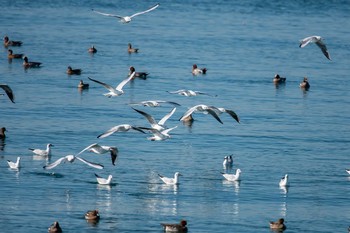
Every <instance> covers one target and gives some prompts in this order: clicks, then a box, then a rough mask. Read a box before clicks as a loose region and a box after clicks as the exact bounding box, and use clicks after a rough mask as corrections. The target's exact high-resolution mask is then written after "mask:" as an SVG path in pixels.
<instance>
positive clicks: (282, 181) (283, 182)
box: [279, 174, 289, 187]
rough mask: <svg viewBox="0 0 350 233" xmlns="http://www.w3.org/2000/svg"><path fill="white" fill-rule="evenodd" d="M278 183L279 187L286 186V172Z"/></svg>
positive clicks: (287, 184)
mask: <svg viewBox="0 0 350 233" xmlns="http://www.w3.org/2000/svg"><path fill="white" fill-rule="evenodd" d="M279 185H280V187H288V186H289V183H288V174H285V175H284V177H282V178H281V180H280V182H279Z"/></svg>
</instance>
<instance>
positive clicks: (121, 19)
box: [92, 3, 159, 23]
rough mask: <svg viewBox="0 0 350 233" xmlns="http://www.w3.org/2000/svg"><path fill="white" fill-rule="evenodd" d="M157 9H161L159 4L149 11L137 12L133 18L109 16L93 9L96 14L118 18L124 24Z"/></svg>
mask: <svg viewBox="0 0 350 233" xmlns="http://www.w3.org/2000/svg"><path fill="white" fill-rule="evenodd" d="M157 7H159V3H157V4H156V5H154V6H152V7H151V8H149V9H148V10H145V11H141V12H137V13H135V14H133V15H131V16H120V15H114V14H108V13H103V12H100V11H96V10H94V9H92V11H93V12H95V13H98V14H101V15H105V16H110V17H115V18H118V19H120V22H122V23H130V21H131V19H132V18H133V17H135V16H138V15H142V14H145V13H147V12H150V11H153V10H154V9H156V8H157Z"/></svg>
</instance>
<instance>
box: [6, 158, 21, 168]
mask: <svg viewBox="0 0 350 233" xmlns="http://www.w3.org/2000/svg"><path fill="white" fill-rule="evenodd" d="M20 161H21V157H17V161H16V162H12V161H10V160H7V164H8V165H9V167H10V168H11V169H18V168H20V167H21V165H20Z"/></svg>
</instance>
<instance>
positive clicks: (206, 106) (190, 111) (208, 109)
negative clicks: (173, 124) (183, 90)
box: [180, 104, 223, 124]
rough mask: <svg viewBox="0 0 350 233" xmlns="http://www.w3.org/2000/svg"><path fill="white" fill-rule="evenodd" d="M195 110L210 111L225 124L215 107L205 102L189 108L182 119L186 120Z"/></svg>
mask: <svg viewBox="0 0 350 233" xmlns="http://www.w3.org/2000/svg"><path fill="white" fill-rule="evenodd" d="M215 110H217V109H215ZM195 112H202V113H209V114H210V115H212V116H213V117H214V118H215V119H216V120H217V121H218V122H220V123H221V124H223V123H222V121H221V120H220V118H219V116H218V115H217V113H216V112H215V111H214V110H213V107H212V106H208V105H204V104H199V105H195V106H193V107H191V108H190V109H189V110H187V112H185V113H184V114H183V116H182V117H181V118H180V121H183V120H185V119H186V118H187V117H188V116H190V115H192V113H195Z"/></svg>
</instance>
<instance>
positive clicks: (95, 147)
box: [77, 143, 118, 165]
mask: <svg viewBox="0 0 350 233" xmlns="http://www.w3.org/2000/svg"><path fill="white" fill-rule="evenodd" d="M84 151H90V152H93V153H95V154H105V153H108V152H110V154H111V159H112V164H113V165H115V161H116V159H117V157H118V148H117V147H112V146H100V145H99V144H97V143H93V144H91V145H89V146H87V147H86V148H84V149H83V150H82V151H80V152H79V153H78V154H77V155H80V154H82V153H83V152H84Z"/></svg>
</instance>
